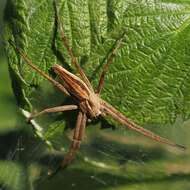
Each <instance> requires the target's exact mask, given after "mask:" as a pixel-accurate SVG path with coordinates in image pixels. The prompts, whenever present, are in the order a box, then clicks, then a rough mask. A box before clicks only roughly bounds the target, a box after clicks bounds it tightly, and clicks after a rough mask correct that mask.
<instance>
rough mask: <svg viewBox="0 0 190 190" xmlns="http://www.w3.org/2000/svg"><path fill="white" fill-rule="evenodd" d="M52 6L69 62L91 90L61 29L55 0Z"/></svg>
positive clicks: (61, 25)
mask: <svg viewBox="0 0 190 190" xmlns="http://www.w3.org/2000/svg"><path fill="white" fill-rule="evenodd" d="M54 8H55V13H56V14H55V17H56V22H57V24H58V27H59V30H60V35H61V40H62V42H63V45H64V47H65V48H66V50H67V52H68V54H69V56H70V58H71V63H72V64H73V66H74V67H75V68H76V70H77V72H78V73H79V74H80V76H81V78H82V80H83V81H84V82H85V83H86V85H87V86H88V87H89V88H90V89H91V90H92V91H93V88H92V85H91V83H90V81H89V80H88V78H87V76H86V74H85V73H84V71H83V69H82V68H81V67H80V64H79V63H78V60H77V58H76V57H75V55H74V53H73V50H72V48H71V47H70V46H69V41H68V39H67V37H66V35H65V32H64V29H63V24H62V22H61V18H60V17H59V15H58V9H57V5H56V2H55V1H54Z"/></svg>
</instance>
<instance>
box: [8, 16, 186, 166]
mask: <svg viewBox="0 0 190 190" xmlns="http://www.w3.org/2000/svg"><path fill="white" fill-rule="evenodd" d="M57 22H58V28H59V31H60V35H61V39H62V43H63V45H64V47H65V48H66V50H67V52H68V54H69V56H70V58H71V63H72V64H73V66H74V67H75V68H76V70H77V72H78V73H79V75H80V78H79V77H77V76H76V75H74V74H72V73H70V72H69V71H67V70H66V69H64V68H63V67H61V66H60V65H58V64H55V65H53V67H52V69H53V71H54V72H55V73H56V74H57V75H58V77H59V78H60V79H61V80H62V81H63V83H59V82H57V81H56V80H54V79H53V78H51V77H50V76H49V75H47V74H46V73H44V72H43V71H42V70H40V69H39V68H37V67H36V66H35V65H34V64H33V63H32V61H31V60H30V59H29V58H28V57H27V55H26V54H25V53H24V52H23V51H21V50H20V49H19V48H17V46H16V45H14V43H13V42H10V43H11V45H12V46H13V47H14V48H15V49H16V51H17V52H18V53H19V54H20V55H21V57H22V59H23V60H24V61H25V62H26V63H27V64H28V65H29V66H30V67H31V68H32V69H33V70H35V71H36V72H38V73H39V74H40V75H42V76H43V77H44V78H46V79H47V80H48V81H49V82H51V83H52V84H53V85H54V86H55V87H57V88H58V89H59V90H60V91H61V92H63V93H64V94H65V95H67V96H71V97H73V98H74V99H75V100H76V105H64V106H58V107H53V108H48V109H44V110H43V111H41V112H38V113H35V114H31V116H30V117H29V119H28V120H29V121H30V120H32V119H34V118H36V117H38V116H40V115H43V114H45V113H52V112H64V111H67V110H78V111H79V112H78V117H77V122H76V126H75V129H74V135H73V139H72V143H71V146H70V148H69V151H68V153H67V154H66V155H65V157H64V160H63V161H62V163H61V166H62V167H66V166H68V165H69V164H70V163H71V162H72V161H73V160H74V158H75V155H76V152H77V151H78V149H79V148H80V144H81V141H82V139H83V136H84V132H85V127H86V122H87V119H93V118H97V117H98V116H102V117H106V116H111V117H112V118H113V119H114V120H116V121H118V122H119V123H120V124H122V125H123V126H125V127H126V128H128V129H130V130H134V131H136V132H138V133H141V134H142V135H144V136H146V137H148V138H150V139H153V140H155V141H157V142H160V143H164V144H167V145H171V146H174V147H178V148H181V149H185V147H184V146H183V145H179V144H176V143H174V142H172V141H170V140H168V139H166V138H163V137H161V136H159V135H157V134H155V133H153V132H151V131H149V130H147V129H144V128H142V127H140V126H138V125H137V124H135V123H133V122H132V121H130V120H129V119H128V118H127V117H126V116H125V115H123V114H122V113H121V112H119V111H118V110H117V109H115V108H114V107H113V106H112V105H110V104H109V103H107V102H106V101H104V100H103V99H101V97H100V93H101V90H102V88H103V85H104V78H105V74H106V72H107V71H108V67H109V65H110V64H111V63H112V62H113V59H114V57H115V56H116V53H117V50H118V48H119V47H120V46H121V43H122V39H123V36H122V37H121V38H120V39H118V40H117V41H116V43H115V44H116V45H115V47H114V48H113V50H112V52H111V53H110V54H109V55H108V57H107V62H106V63H105V65H104V66H103V71H102V73H101V75H100V79H99V84H98V87H97V89H96V90H94V89H93V87H92V85H91V83H90V81H89V80H88V78H87V76H86V75H85V73H84V71H83V70H82V68H81V67H80V65H79V63H78V60H77V58H76V57H75V56H74V53H73V51H72V48H71V47H70V46H69V43H68V40H67V38H66V36H65V33H64V30H63V26H62V25H61V22H60V20H59V17H58V16H57Z"/></svg>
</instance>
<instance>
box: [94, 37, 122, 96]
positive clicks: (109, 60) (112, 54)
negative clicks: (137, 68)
mask: <svg viewBox="0 0 190 190" xmlns="http://www.w3.org/2000/svg"><path fill="white" fill-rule="evenodd" d="M123 37H124V34H123V35H122V37H121V38H120V39H119V40H117V41H116V43H115V47H114V48H113V50H112V51H111V53H110V54H109V55H108V57H107V62H106V64H105V65H104V67H103V71H102V73H101V75H100V79H99V83H98V87H97V89H96V93H98V94H100V93H101V90H102V88H103V86H104V80H105V74H106V72H107V71H108V68H109V66H110V65H111V63H112V62H113V59H114V57H115V56H116V53H117V51H118V49H119V47H120V46H121V43H122V40H123Z"/></svg>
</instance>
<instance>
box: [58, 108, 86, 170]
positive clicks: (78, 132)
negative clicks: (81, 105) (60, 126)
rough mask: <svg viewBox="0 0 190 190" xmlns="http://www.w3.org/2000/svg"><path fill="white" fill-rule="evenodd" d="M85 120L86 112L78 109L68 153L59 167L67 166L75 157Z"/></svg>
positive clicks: (82, 134) (83, 130)
mask: <svg viewBox="0 0 190 190" xmlns="http://www.w3.org/2000/svg"><path fill="white" fill-rule="evenodd" d="M86 120H87V116H86V113H83V112H81V111H79V114H78V117H77V122H76V127H75V130H74V135H73V139H72V144H71V146H70V148H69V151H68V153H67V154H66V155H65V158H64V160H63V161H62V163H61V167H62V168H65V167H67V166H68V165H69V164H70V163H71V162H72V161H73V160H74V158H75V156H76V153H77V151H78V150H79V148H80V144H81V141H82V139H83V136H84V132H85V128H86Z"/></svg>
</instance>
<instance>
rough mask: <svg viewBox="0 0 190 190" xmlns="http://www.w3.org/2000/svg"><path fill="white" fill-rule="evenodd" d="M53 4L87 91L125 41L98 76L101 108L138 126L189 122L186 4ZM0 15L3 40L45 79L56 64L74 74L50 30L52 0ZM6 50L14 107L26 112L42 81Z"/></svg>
mask: <svg viewBox="0 0 190 190" xmlns="http://www.w3.org/2000/svg"><path fill="white" fill-rule="evenodd" d="M57 4H58V9H59V16H60V17H61V19H62V22H63V26H64V30H65V33H66V36H67V38H68V40H69V43H70V45H71V47H72V48H73V51H74V54H75V56H76V57H77V58H78V60H79V62H80V63H81V65H82V67H83V68H84V70H85V72H86V73H87V75H88V77H89V78H91V79H92V83H93V85H94V86H96V85H97V83H98V77H99V74H100V72H101V70H102V66H103V64H105V60H106V58H107V55H108V54H109V53H110V52H111V51H112V49H113V47H114V44H115V42H116V40H118V39H120V38H121V35H122V34H123V33H124V34H125V36H124V39H123V42H122V46H121V48H120V49H119V51H118V52H117V55H116V57H115V59H114V61H113V63H112V65H111V66H110V69H109V72H108V74H107V75H106V81H105V88H104V90H103V92H102V97H103V98H104V99H105V100H107V101H108V102H110V103H111V104H112V105H113V106H115V107H117V108H118V109H119V110H120V111H121V112H123V113H124V114H126V115H127V116H128V117H129V118H131V119H133V120H135V121H137V122H138V123H141V124H145V123H146V124H147V123H168V122H174V121H175V120H176V118H177V116H178V115H181V116H182V117H183V118H184V119H188V118H190V109H189V108H190V93H189V91H190V74H189V73H190V72H189V69H190V61H189V60H190V54H189V52H190V48H189V47H190V25H189V24H190V2H188V1H186V0H165V1H162V0H147V1H144V0H140V1H139V0H133V1H131V0H117V1H114V0H109V1H107V0H96V1H95V0H92V1H87V0H78V1H75V0H59V1H57ZM6 14H7V15H8V16H7V27H6V34H7V36H6V38H7V40H8V39H12V40H13V41H14V42H15V44H16V45H17V46H18V47H19V48H21V49H23V50H24V51H25V52H26V54H27V55H28V56H29V57H30V59H31V60H32V62H33V63H34V64H36V65H37V66H38V67H39V68H40V69H42V70H43V71H45V72H46V73H49V71H50V67H51V66H52V65H53V64H55V63H57V61H59V62H61V63H60V64H62V66H63V67H65V68H69V69H70V70H72V71H73V72H75V70H74V68H73V67H72V66H71V65H70V58H69V56H68V53H67V52H66V50H65V48H64V46H63V45H62V43H61V41H60V33H59V31H57V30H56V25H55V9H54V6H53V0H46V1H42V0H29V1H24V0H9V1H8V4H7V9H6ZM7 50H8V51H7V54H8V58H9V64H10V70H11V76H12V80H13V88H14V91H15V95H16V98H17V100H18V104H19V106H20V107H22V108H26V109H29V107H30V106H29V104H33V105H34V104H35V105H36V104H38V103H39V102H40V100H41V99H40V98H38V96H34V94H36V92H37V91H38V93H39V94H41V90H42V89H43V88H44V87H43V86H42V84H43V80H44V79H43V77H41V76H39V74H37V73H36V72H34V71H32V70H31V68H29V67H28V65H26V64H25V63H24V62H23V60H21V59H20V56H19V55H18V53H17V52H15V51H14V50H13V48H12V47H10V46H9V45H8V47H7ZM36 85H37V86H38V85H41V88H34V87H36ZM43 95H44V94H43ZM63 96H64V95H63ZM61 99H63V98H62V97H61ZM61 99H60V100H61ZM51 101H52V100H51ZM34 102H35V103H34Z"/></svg>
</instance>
